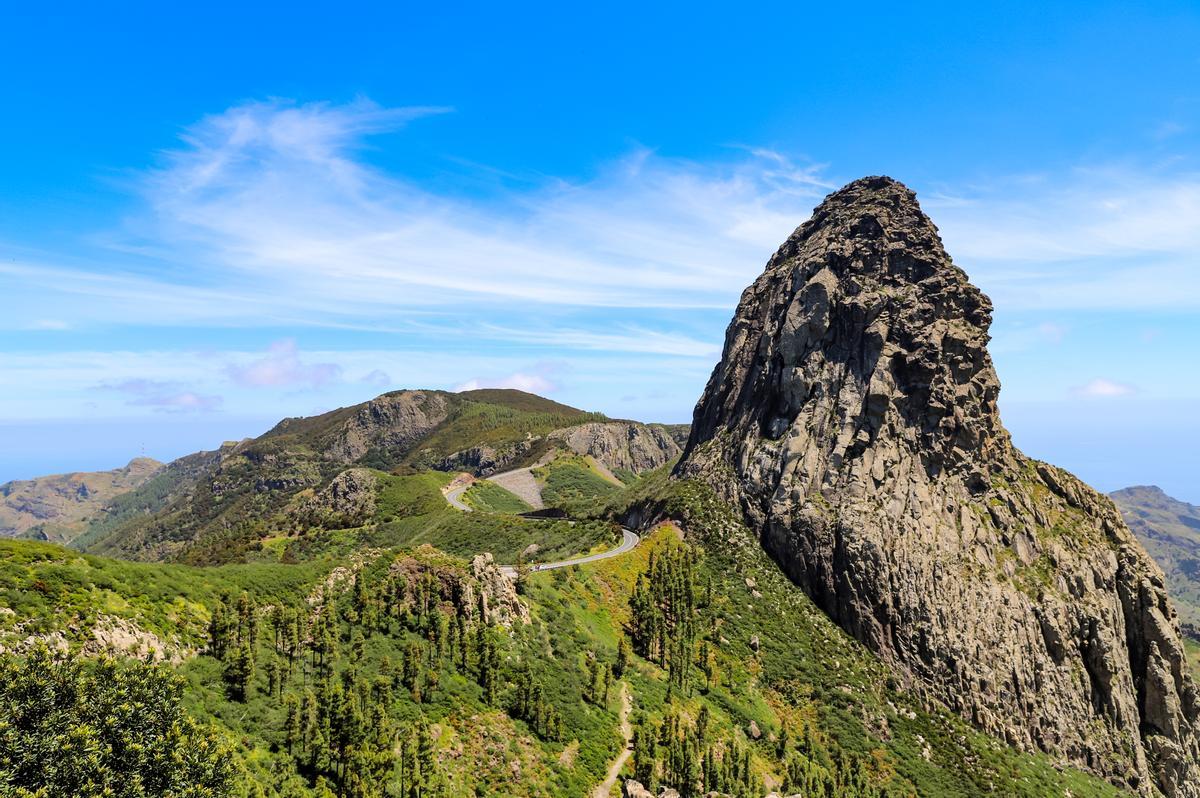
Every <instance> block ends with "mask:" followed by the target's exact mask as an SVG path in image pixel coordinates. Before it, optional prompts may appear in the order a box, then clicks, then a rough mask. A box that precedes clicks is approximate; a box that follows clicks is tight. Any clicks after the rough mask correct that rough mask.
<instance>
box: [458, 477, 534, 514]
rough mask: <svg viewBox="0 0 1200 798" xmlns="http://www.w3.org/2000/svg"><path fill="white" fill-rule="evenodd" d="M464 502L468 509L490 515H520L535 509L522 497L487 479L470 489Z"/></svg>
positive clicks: (464, 497) (464, 496) (465, 494)
mask: <svg viewBox="0 0 1200 798" xmlns="http://www.w3.org/2000/svg"><path fill="white" fill-rule="evenodd" d="M463 502H464V503H465V504H466V505H467V506H468V507H472V508H474V509H476V510H481V511H483V512H488V513H513V514H520V513H527V512H529V511H530V510H532V509H533V508H532V507H530V506H529V505H528V504H527V503H526V502H525V501H524V500H523V499H522V498H521V497H520V496H518V495H516V494H515V493H512V492H511V491H507V490H505V489H504V488H502V487H500V486H499V485H497V484H496V483H495V482H489V481H487V480H486V479H481V480H480V481H478V482H476V483H475V484H474V485H472V486H471V487H470V488H468V489H467V491H466V492H465V493H464V494H463Z"/></svg>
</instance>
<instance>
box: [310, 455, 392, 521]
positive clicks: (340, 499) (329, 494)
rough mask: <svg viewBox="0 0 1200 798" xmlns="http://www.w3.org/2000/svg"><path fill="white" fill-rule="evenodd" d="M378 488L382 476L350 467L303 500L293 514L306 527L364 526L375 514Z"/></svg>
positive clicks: (363, 469) (367, 470) (364, 469)
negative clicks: (313, 494) (379, 477)
mask: <svg viewBox="0 0 1200 798" xmlns="http://www.w3.org/2000/svg"><path fill="white" fill-rule="evenodd" d="M378 488H379V479H378V478H377V477H376V476H375V474H374V473H373V472H372V471H371V470H370V469H366V468H351V469H348V470H346V471H343V472H342V473H340V474H338V475H337V476H336V477H334V478H333V481H331V482H330V483H329V484H328V485H326V486H325V487H324V488H322V489H321V490H320V491H319V492H318V493H317V494H316V495H315V496H313V497H312V498H309V499H307V500H305V501H303V502H301V503H300V505H299V507H297V508H296V510H294V511H293V512H292V516H293V518H295V519H296V520H297V521H298V522H300V523H302V524H304V525H306V526H322V527H325V528H326V529H345V528H348V527H356V526H361V525H363V524H365V523H366V522H367V521H368V520H370V518H371V517H372V516H373V515H374V514H375V497H376V493H377V492H378Z"/></svg>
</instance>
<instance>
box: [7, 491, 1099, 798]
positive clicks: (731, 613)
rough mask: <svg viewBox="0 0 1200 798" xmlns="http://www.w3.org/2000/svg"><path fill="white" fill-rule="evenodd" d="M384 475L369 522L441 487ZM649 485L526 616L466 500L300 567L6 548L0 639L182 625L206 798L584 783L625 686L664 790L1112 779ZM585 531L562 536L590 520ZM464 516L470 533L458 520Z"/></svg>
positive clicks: (846, 790)
mask: <svg viewBox="0 0 1200 798" xmlns="http://www.w3.org/2000/svg"><path fill="white" fill-rule="evenodd" d="M394 479H395V480H396V481H395V482H392V483H391V484H390V485H389V486H388V489H385V490H384V491H383V493H384V494H388V491H389V490H390V491H391V493H390V494H389V495H391V496H392V498H393V499H395V502H394V503H393V504H389V505H387V506H386V507H384V506H382V505H381V508H380V509H379V512H381V513H386V514H387V515H388V518H389V520H388V521H386V522H384V523H382V524H380V525H378V526H376V527H375V531H374V533H373V534H375V535H385V534H391V533H386V532H384V530H387V529H391V530H393V531H394V533H395V534H397V535H400V534H402V531H403V530H405V529H409V527H406V526H405V524H406V521H407V519H410V518H416V517H420V516H421V513H420V512H417V514H416V515H410V516H407V517H398V516H401V515H403V514H404V513H405V512H407V509H406V508H408V507H410V506H411V505H412V504H413V503H415V505H416V506H417V507H418V510H419V509H420V507H421V502H422V500H423V497H424V498H429V497H430V488H431V485H430V484H425V485H421V484H419V483H420V482H422V481H426V482H433V480H432V478H431V477H421V476H416V478H415V481H414V478H413V477H407V478H401V477H396V478H394ZM434 484H436V483H434ZM633 497H636V498H637V499H638V500H639V501H640V502H641V503H642V504H643V507H645V508H657V512H660V513H662V514H664V515H666V516H668V517H670V518H673V519H675V520H676V522H677V524H664V525H660V526H658V527H657V528H656V529H655V530H654V531H653V532H652V533H651V534H649V535H648V536H647V539H646V540H645V542H644V543H643V544H642V545H641V546H639V547H638V548H636V549H635V550H633V551H632V552H630V553H628V554H626V555H622V556H620V557H617V558H613V559H610V560H604V561H600V562H596V563H593V564H589V565H586V566H579V567H576V568H570V569H564V570H556V571H548V572H541V573H534V574H530V575H528V576H527V577H525V578H524V581H523V582H522V584H521V586H520V590H521V592H522V593H523V596H522V597H521V599H520V600H521V601H522V602H524V603H525V604H526V606H527V607H528V612H529V623H528V624H526V623H523V622H522V621H521V620H520V618H519V617H514V616H512V615H511V613H513V612H515V611H516V610H515V609H514V608H513V606H512V605H511V600H512V599H513V597H512V596H509V597H507V598H506V597H504V596H498V595H494V594H493V595H491V597H490V598H489V600H488V602H487V606H488V607H489V608H490V609H489V612H493V613H495V612H497V611H498V610H500V611H501V614H500V615H491V616H490V617H485V616H484V615H483V613H482V611H481V608H482V606H483V604H481V603H480V600H479V597H480V596H481V595H482V593H481V591H485V590H488V589H490V588H488V587H486V584H487V583H486V582H480V581H476V579H475V577H474V576H473V575H472V573H471V570H470V568H469V567H468V565H467V562H466V560H465V559H464V558H465V557H467V556H468V555H469V554H470V553H471V552H470V551H469V550H468V549H469V547H470V546H471V545H479V544H480V542H481V540H483V539H485V538H484V537H483V536H484V535H486V540H488V541H495V540H496V539H497V538H498V537H500V536H502V535H503V534H507V533H505V532H504V531H503V527H502V526H501V525H500V523H499V522H500V521H501V520H502V517H501V516H495V515H491V514H486V513H471V514H463V513H458V516H457V517H458V518H459V519H462V520H466V519H470V523H471V524H478V527H477V528H476V527H469V526H468V527H460V526H448V527H445V528H443V530H442V532H439V533H435V532H431V531H429V530H430V529H431V528H430V527H422V529H424V530H426V531H425V532H424V533H423V534H425V535H427V537H426V538H424V539H418V538H419V537H420V536H417V535H414V536H413V537H412V538H411V539H410V540H408V541H406V542H400V541H399V539H398V538H397V539H396V540H392V541H387V540H383V539H379V540H376V541H375V543H374V544H367V545H363V544H362V542H361V541H360V542H358V543H356V544H355V547H354V548H352V549H347V550H346V551H345V552H343V551H342V550H340V549H339V548H338V547H337V546H336V545H330V546H328V547H327V548H326V551H325V552H324V553H321V554H318V555H316V556H313V557H310V558H308V559H307V560H305V561H304V562H301V563H300V564H285V563H281V562H275V563H260V564H251V565H230V566H221V567H215V568H212V567H210V568H194V567H187V566H179V565H160V564H138V563H124V562H117V561H113V560H108V559H104V558H99V557H92V556H87V555H80V554H78V553H76V552H71V551H69V550H66V549H62V548H59V547H55V546H50V545H39V544H33V543H28V542H6V543H4V544H2V545H3V546H4V548H3V549H2V552H3V555H4V556H3V557H0V586H2V589H3V591H4V592H3V594H0V596H2V597H3V599H4V601H5V602H7V604H6V605H7V606H10V607H13V610H14V612H13V614H12V615H5V616H4V620H3V624H4V625H3V629H4V630H5V635H6V636H5V637H4V638H3V639H4V640H5V641H7V642H6V643H5V645H7V646H10V647H11V646H12V645H14V644H15V643H20V644H21V645H28V644H29V642H28V641H27V638H28V637H30V636H40V637H42V638H46V639H53V638H54V637H55V635H56V633H59V634H62V635H63V644H64V645H67V646H69V647H73V648H76V649H80V648H82V647H83V646H85V645H86V644H87V641H88V640H90V639H92V638H91V637H90V635H89V634H88V632H87V630H86V626H87V623H88V622H94V621H95V618H96V615H97V614H100V613H112V614H114V615H116V616H118V617H120V618H122V619H126V620H128V621H129V622H130V623H131V624H136V625H137V626H138V627H139V628H142V629H145V630H147V631H149V632H153V633H154V634H155V635H158V636H161V637H163V638H164V639H168V638H169V639H170V640H172V641H173V642H174V643H176V644H177V645H176V646H175V647H174V648H172V650H171V654H170V655H173V656H175V657H177V658H178V659H179V660H180V664H179V665H178V666H176V668H175V669H176V670H177V672H178V673H179V674H180V675H181V676H182V677H183V679H184V685H185V686H184V688H183V692H182V706H183V707H185V708H186V710H187V712H188V715H189V716H190V718H192V719H193V720H194V722H195V723H197V724H199V725H198V726H197V727H196V728H197V729H203V728H207V727H208V726H209V725H210V724H211V726H212V728H214V729H215V730H216V732H215V733H216V735H217V738H216V740H217V741H218V742H219V744H220V745H222V746H226V747H227V748H228V749H229V750H230V751H231V752H232V766H234V767H235V769H236V771H237V772H238V773H239V774H241V775H240V776H239V778H238V779H236V780H234V781H235V784H234V786H233V787H232V788H231V789H230V790H229V791H228V792H227V793H220V792H218V793H213V794H214V795H223V794H233V795H265V796H289V797H294V796H328V795H330V794H333V795H346V796H363V797H364V798H365V797H366V796H394V795H416V794H422V795H454V796H458V795H474V794H487V795H499V796H504V795H512V796H518V795H520V796H584V795H587V794H589V793H590V790H591V789H592V787H593V786H594V785H595V784H597V783H599V782H600V781H601V780H602V779H603V776H604V773H605V771H606V770H607V768H608V765H609V763H610V761H611V760H612V758H613V757H614V756H615V755H616V754H617V752H618V751H619V750H620V749H621V746H622V745H623V741H622V736H621V733H620V719H621V714H622V696H623V695H625V694H628V696H629V697H630V701H631V705H632V707H633V712H632V715H631V718H630V720H631V722H632V725H633V728H634V730H635V738H634V748H635V755H634V757H633V758H632V760H631V761H630V763H629V764H628V765H627V769H626V774H627V775H631V776H634V775H636V776H638V777H639V778H640V780H642V781H643V782H644V783H647V784H648V785H651V788H652V789H657V786H658V785H659V784H663V785H670V786H673V787H675V788H676V789H680V791H681V793H682V794H683V795H698V794H702V792H703V791H706V790H719V791H721V792H724V793H726V794H728V795H734V796H754V797H755V798H759V796H762V795H763V794H765V793H766V792H768V791H770V790H780V791H782V792H783V793H784V794H788V793H793V792H802V793H804V794H826V795H832V794H836V795H839V796H916V795H920V796H956V795H957V796H976V795H987V794H991V795H1006V796H1007V795H1015V796H1051V795H1054V796H1060V795H1064V794H1067V791H1068V790H1069V793H1070V794H1071V795H1074V796H1091V795H1096V796H1099V795H1115V794H1116V792H1115V790H1113V789H1111V788H1109V787H1108V786H1107V785H1104V784H1102V783H1099V782H1097V781H1095V780H1093V779H1091V778H1089V777H1087V776H1084V775H1083V774H1080V773H1077V772H1074V771H1071V770H1060V769H1058V768H1056V767H1055V766H1054V765H1053V764H1052V763H1051V762H1050V761H1049V760H1048V759H1046V758H1044V757H1041V756H1031V755H1025V754H1019V753H1017V752H1015V751H1013V750H1012V749H1010V748H1008V747H1006V746H1004V745H1003V744H1001V743H999V742H997V741H996V740H994V739H992V738H989V737H986V736H985V735H982V734H980V733H978V732H975V731H974V730H972V729H971V728H970V727H969V725H967V724H966V723H965V722H963V721H962V720H960V719H958V718H957V717H954V716H951V715H949V714H947V713H944V712H933V713H930V712H927V711H926V710H925V709H923V708H922V706H921V704H920V702H919V701H918V700H917V699H915V698H914V697H913V696H911V695H909V694H907V693H905V692H903V690H902V689H900V688H899V686H898V685H897V684H896V682H895V680H894V679H892V678H891V677H890V676H889V673H888V672H887V670H886V668H885V667H884V666H883V665H882V664H881V663H879V662H878V661H877V660H876V659H875V658H874V657H872V656H871V655H870V654H869V653H868V652H866V650H865V649H863V648H862V647H861V646H860V645H859V644H857V643H856V642H854V641H853V640H851V639H850V638H849V637H847V636H846V635H845V634H843V633H842V632H841V631H840V630H839V629H838V628H837V627H836V626H834V625H833V624H832V623H831V622H830V621H829V620H828V619H827V618H826V617H825V616H824V615H823V614H822V613H821V612H819V611H818V610H817V609H816V608H815V607H814V606H813V605H812V603H811V602H810V601H809V600H808V599H807V598H806V597H805V596H804V594H803V593H802V592H800V591H799V590H797V589H796V588H795V587H794V586H792V585H791V584H790V583H789V582H787V580H786V579H785V578H784V577H783V576H782V575H781V574H780V573H779V571H778V569H777V568H776V567H775V566H774V565H773V563H771V562H770V561H769V560H768V559H767V557H766V555H764V554H763V553H762V551H761V549H760V548H759V547H757V546H756V545H752V544H753V541H752V540H751V539H750V533H749V532H748V530H746V529H745V528H744V527H743V526H742V525H741V524H740V522H739V521H737V520H736V518H735V517H734V516H733V514H732V512H730V511H729V509H728V508H727V507H725V506H724V505H722V504H721V503H720V502H719V501H717V500H716V499H715V498H714V497H713V496H712V495H711V494H710V493H708V492H707V491H706V490H705V489H701V488H699V487H697V486H693V485H691V484H689V483H683V484H678V483H671V484H667V485H666V486H665V487H664V483H663V482H662V481H661V480H658V481H647V482H643V484H642V485H641V486H640V487H639V488H638V489H637V490H636V491H630V492H629V493H628V494H627V500H628V499H629V498H633ZM509 520H510V521H511V520H513V519H509ZM533 523H537V522H533ZM581 526H582V525H576V527H574V528H572V527H570V526H569V525H563V527H562V529H561V534H562V535H570V534H572V531H571V530H572V529H574V530H575V531H576V532H577V533H578V534H580V535H584V536H585V537H586V534H587V532H586V530H584V529H581V528H580V527H581ZM413 528H415V527H413ZM463 529H475V530H476V531H475V532H472V533H461V532H455V533H454V535H457V534H461V537H455V536H454V535H452V534H449V533H448V532H447V530H463ZM521 529H522V531H524V527H522V528H521ZM442 533H446V534H442ZM309 534H311V535H313V536H314V537H316V538H320V537H321V536H323V535H339V534H340V535H346V534H349V533H348V531H347V530H324V531H316V532H313V533H309ZM514 539H515V536H514ZM424 542H429V543H434V544H435V545H439V546H444V547H446V548H451V549H455V548H457V549H458V550H459V551H460V552H461V554H462V557H455V556H452V555H450V554H446V553H443V552H442V551H439V550H438V549H437V548H434V547H432V546H423V545H420V544H421V543H424ZM331 544H332V541H331ZM586 545H587V542H586V541H580V540H578V539H577V540H576V541H575V547H576V548H579V547H582V546H586ZM64 610H65V611H64ZM505 613H508V615H507V616H506V615H505ZM21 641H25V642H24V643H21ZM17 659H18V660H19V656H18V657H17ZM5 661H6V662H7V663H8V665H7V667H13V665H12V663H13V661H14V657H13V655H11V654H10V655H6V657H5ZM89 689H92V690H93V691H96V692H97V693H102V692H103V691H104V687H103V686H102V685H95V684H94V685H93V686H92V687H90V688H89ZM189 722H192V721H189ZM130 733H131V734H134V732H130ZM2 751H3V749H2V748H0V753H2ZM64 755H65V756H67V757H68V758H69V757H70V753H69V752H67V753H66V754H64ZM2 768H3V763H2V762H0V772H2Z"/></svg>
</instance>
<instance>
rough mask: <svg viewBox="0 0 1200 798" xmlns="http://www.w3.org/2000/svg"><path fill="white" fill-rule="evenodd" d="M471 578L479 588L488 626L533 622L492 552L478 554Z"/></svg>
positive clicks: (510, 580)
mask: <svg viewBox="0 0 1200 798" xmlns="http://www.w3.org/2000/svg"><path fill="white" fill-rule="evenodd" d="M471 575H472V576H473V577H475V581H476V583H477V584H478V585H479V594H480V595H479V606H480V608H481V611H482V613H483V622H484V623H489V624H492V623H497V624H500V625H501V626H512V625H513V624H514V623H516V622H518V621H519V622H520V623H523V624H527V623H529V608H528V607H526V606H525V603H524V602H523V601H521V597H520V596H518V595H517V588H516V585H515V584H514V583H513V580H512V579H511V578H509V577H508V576H506V575H505V574H504V571H503V570H501V568H500V566H499V565H497V564H496V561H495V559H494V558H493V557H492V555H491V553H485V554H477V555H475V557H474V559H472V560H471Z"/></svg>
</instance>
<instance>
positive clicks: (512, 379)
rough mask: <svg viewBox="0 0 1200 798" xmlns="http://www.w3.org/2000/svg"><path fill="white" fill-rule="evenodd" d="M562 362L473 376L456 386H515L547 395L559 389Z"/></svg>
mask: <svg viewBox="0 0 1200 798" xmlns="http://www.w3.org/2000/svg"><path fill="white" fill-rule="evenodd" d="M563 370H564V369H563V365H562V364H561V363H538V364H536V365H534V366H532V367H531V368H526V369H522V370H520V371H515V372H513V373H511V374H506V375H503V376H487V377H472V378H471V379H469V380H467V381H466V382H462V383H459V384H458V385H456V386H454V390H455V391H477V390H479V389H480V388H515V389H516V390H518V391H525V392H526V393H536V394H541V395H543V396H545V395H546V394H552V393H556V392H557V391H558V390H559V387H560V386H559V383H558V376H559V375H560V374H561V373H562V372H563Z"/></svg>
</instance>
